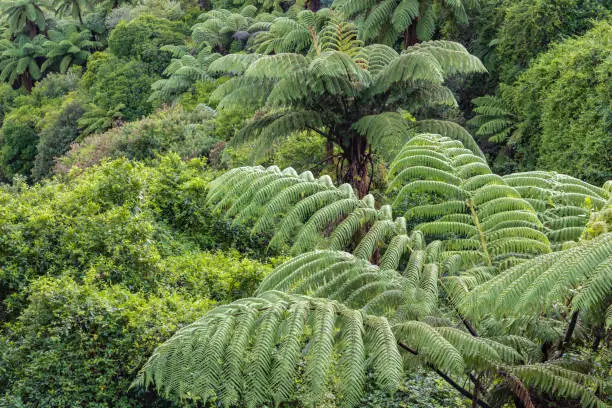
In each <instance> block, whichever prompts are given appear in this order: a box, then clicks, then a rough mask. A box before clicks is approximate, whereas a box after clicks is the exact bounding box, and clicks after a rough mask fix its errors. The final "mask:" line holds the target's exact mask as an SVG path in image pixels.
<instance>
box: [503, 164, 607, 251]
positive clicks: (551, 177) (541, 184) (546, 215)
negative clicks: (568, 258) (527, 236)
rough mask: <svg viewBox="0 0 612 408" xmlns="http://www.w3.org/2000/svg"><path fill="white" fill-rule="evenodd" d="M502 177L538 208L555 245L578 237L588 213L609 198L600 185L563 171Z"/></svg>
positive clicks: (596, 209)
mask: <svg viewBox="0 0 612 408" xmlns="http://www.w3.org/2000/svg"><path fill="white" fill-rule="evenodd" d="M503 178H504V181H505V182H506V183H508V185H510V186H512V187H513V188H515V189H516V190H517V191H518V192H519V193H520V194H521V197H523V198H524V199H525V200H527V201H529V203H530V204H531V206H532V207H533V208H534V209H535V210H536V211H537V213H538V218H539V219H540V220H541V221H542V224H543V226H544V228H545V232H546V235H547V236H548V239H549V240H550V241H551V243H553V247H554V248H555V249H561V246H562V245H563V243H564V242H566V241H576V240H578V239H579V238H580V237H581V236H582V234H583V232H584V228H585V226H586V224H587V222H588V221H589V216H590V214H591V213H592V212H596V211H599V210H601V209H603V208H604V206H605V205H606V202H607V200H609V199H610V194H609V193H608V192H607V191H606V190H604V189H603V188H599V187H596V186H593V185H591V184H588V183H585V182H584V181H582V180H578V179H576V178H574V177H571V176H566V175H564V174H558V173H551V172H545V171H532V172H525V173H514V174H509V175H507V176H504V177H503Z"/></svg>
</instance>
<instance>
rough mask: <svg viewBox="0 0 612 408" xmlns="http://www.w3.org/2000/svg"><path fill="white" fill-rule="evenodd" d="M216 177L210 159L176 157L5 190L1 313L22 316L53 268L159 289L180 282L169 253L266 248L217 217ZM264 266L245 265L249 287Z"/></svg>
mask: <svg viewBox="0 0 612 408" xmlns="http://www.w3.org/2000/svg"><path fill="white" fill-rule="evenodd" d="M209 179H210V176H209V174H208V172H207V171H206V170H205V168H204V162H203V160H197V159H195V160H191V161H189V162H187V163H185V162H183V161H181V159H180V158H179V157H178V156H177V155H170V156H167V157H163V158H160V159H159V161H158V162H157V163H156V164H155V165H152V166H148V167H147V166H144V165H143V164H139V163H132V162H130V161H128V160H126V159H120V160H115V161H112V162H105V163H103V164H101V165H100V166H98V167H94V168H91V169H88V170H86V171H85V172H83V174H82V175H80V176H76V175H74V174H73V175H70V176H68V177H67V180H66V181H65V182H59V181H54V182H49V183H46V184H44V185H36V186H33V187H27V186H24V185H21V186H17V187H4V188H0V220H1V221H0V301H2V302H3V306H2V307H1V308H0V314H3V315H5V316H6V315H9V316H12V315H15V314H16V313H18V312H19V310H20V309H21V308H22V307H23V302H24V300H25V298H24V296H25V295H24V293H25V292H23V291H24V289H25V288H26V287H27V285H28V282H29V281H30V280H32V279H33V278H35V277H37V276H40V275H44V274H48V275H59V274H62V273H69V274H70V275H71V276H72V277H73V278H74V279H75V280H81V279H83V278H84V276H85V274H86V273H87V271H89V270H93V271H95V274H96V277H97V280H98V281H99V282H106V283H108V284H118V283H121V284H123V285H124V286H125V287H127V288H129V289H130V290H133V291H137V290H146V291H156V290H160V288H163V287H165V286H167V285H170V286H171V285H172V284H171V283H168V282H169V281H168V279H167V278H166V277H164V275H165V272H164V271H165V270H166V269H164V268H170V269H172V268H171V267H170V266H169V264H166V265H165V266H163V265H162V264H161V263H160V262H161V261H162V260H163V259H164V258H167V257H176V256H180V255H182V254H186V253H189V254H191V255H190V256H195V255H193V253H194V252H197V251H200V250H205V249H229V248H232V247H235V248H237V249H238V250H240V252H242V253H253V254H260V253H261V251H260V249H261V248H263V247H262V246H260V245H259V244H258V243H257V240H256V237H255V238H251V237H250V236H249V235H248V233H246V232H244V231H243V229H240V228H239V227H232V226H230V225H228V224H227V223H226V222H225V221H221V220H218V219H217V218H216V217H213V215H212V214H211V212H210V210H209V209H208V207H207V206H206V203H205V197H206V193H207V185H208V180H209ZM232 259H236V257H235V256H234V257H233V258H232ZM175 261H176V262H178V263H179V264H180V262H184V261H180V260H178V259H177V260H175ZM224 262H225V263H226V264H228V263H229V262H230V261H229V260H227V259H226V260H225V261H224ZM236 262H237V263H240V262H238V261H236ZM242 267H245V266H244V265H243V266H241V267H240V268H242ZM254 268H255V267H254ZM257 268H259V267H257ZM233 269H239V268H234V267H230V268H229V270H233ZM264 270H265V269H264ZM201 273H206V272H205V271H202V272H201ZM261 273H263V272H252V273H251V275H249V274H247V273H246V272H245V278H244V279H246V281H247V282H251V283H245V285H246V286H245V287H250V286H249V285H252V282H253V281H254V280H256V279H257V277H260V276H261ZM213 275H214V276H216V275H215V274H213ZM241 279H242V278H241ZM164 282H165V283H164ZM237 285H238V286H240V285H241V284H237ZM217 292H218V291H217ZM228 292H229V289H228ZM207 293H208V292H207ZM217 298H219V299H220V296H217Z"/></svg>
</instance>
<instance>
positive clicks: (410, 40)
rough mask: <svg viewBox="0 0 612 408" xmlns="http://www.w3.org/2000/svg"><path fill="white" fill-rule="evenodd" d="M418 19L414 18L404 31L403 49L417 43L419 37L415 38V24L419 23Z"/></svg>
mask: <svg viewBox="0 0 612 408" xmlns="http://www.w3.org/2000/svg"><path fill="white" fill-rule="evenodd" d="M419 18H420V17H417V18H415V19H414V21H413V22H412V24H410V25H409V26H408V28H406V30H404V49H406V48H408V47H410V46H412V45H415V44H417V43H418V42H419V37H418V36H417V24H418V22H419Z"/></svg>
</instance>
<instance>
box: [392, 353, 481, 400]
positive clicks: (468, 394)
mask: <svg viewBox="0 0 612 408" xmlns="http://www.w3.org/2000/svg"><path fill="white" fill-rule="evenodd" d="M397 344H398V345H399V346H400V347H401V348H402V349H404V350H406V351H407V352H409V353H410V354H414V355H415V356H418V355H419V353H418V352H417V351H416V350H414V349H412V348H411V347H410V346H408V345H407V344H406V343H404V342H401V341H399V342H398V343H397ZM428 366H429V367H430V368H431V369H432V370H434V371H435V372H436V374H438V375H439V376H440V377H441V378H442V379H443V380H444V381H446V382H447V383H448V384H449V385H450V386H451V387H453V388H454V389H456V390H457V391H459V393H460V394H461V395H463V396H464V397H466V398H468V399H470V400H472V401H474V399H475V397H474V395H473V394H472V393H471V392H469V391H468V390H466V389H465V388H463V387H462V386H460V385H459V384H457V383H456V382H455V381H453V379H452V378H450V377H449V376H447V375H446V374H444V373H443V372H442V371H440V370H438V369H437V368H436V367H434V366H432V365H431V364H428ZM476 402H477V404H478V405H480V406H481V407H482V408H491V406H490V405H489V404H487V403H486V402H484V401H483V400H481V399H479V398H476Z"/></svg>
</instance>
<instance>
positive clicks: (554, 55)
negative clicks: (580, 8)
mask: <svg viewBox="0 0 612 408" xmlns="http://www.w3.org/2000/svg"><path fill="white" fill-rule="evenodd" d="M611 39H612V26H611V25H610V24H609V23H599V24H597V25H596V27H595V28H593V29H592V30H590V31H588V32H587V33H585V34H584V35H583V36H582V37H578V38H574V39H569V40H567V41H565V42H563V43H560V44H557V45H555V46H553V47H552V48H551V49H550V50H549V51H548V52H545V53H543V54H541V55H540V56H538V57H537V58H536V59H535V60H534V61H533V62H532V64H531V65H530V67H529V68H528V69H527V70H525V71H524V72H523V73H521V74H520V75H519V76H518V78H517V79H516V81H515V82H513V83H512V84H511V85H505V84H502V88H501V95H500V97H499V98H496V99H493V98H490V97H489V99H486V98H480V99H478V100H475V102H476V103H477V104H478V107H477V108H476V112H477V114H478V115H479V116H477V117H476V118H475V119H474V120H473V121H472V122H473V124H474V125H475V126H476V127H477V129H478V131H477V134H478V135H480V136H483V137H488V138H489V140H492V141H494V142H501V143H505V142H507V143H508V144H509V146H511V148H512V150H513V156H514V158H515V160H516V161H517V162H518V166H519V167H520V168H525V169H533V168H535V167H537V168H542V169H550V170H556V171H561V172H566V173H569V174H573V175H575V176H577V177H581V178H584V179H586V180H588V181H592V182H595V183H602V182H604V181H606V180H608V179H610V178H611V177H612V173H611V171H610V160H609V157H610V156H612V151H610V143H608V140H609V136H610V132H611V131H612V127H611V126H612V125H611V123H610V114H611V110H610V106H612V94H611V92H610V62H609V58H608V57H609V55H610V52H612V48H611V46H610V44H611V42H610V40H611Z"/></svg>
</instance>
